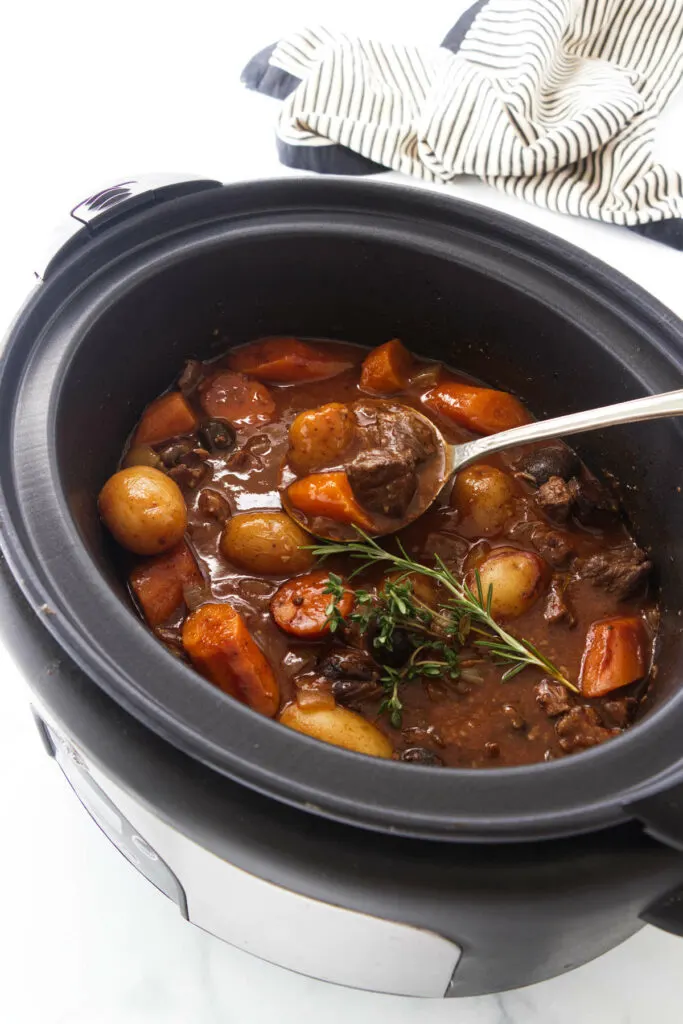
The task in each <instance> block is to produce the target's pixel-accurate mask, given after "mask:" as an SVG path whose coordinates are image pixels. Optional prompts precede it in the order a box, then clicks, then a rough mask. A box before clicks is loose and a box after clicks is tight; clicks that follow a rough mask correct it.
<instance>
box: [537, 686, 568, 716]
mask: <svg viewBox="0 0 683 1024" xmlns="http://www.w3.org/2000/svg"><path fill="white" fill-rule="evenodd" d="M534 693H535V695H536V703H537V704H538V706H539V708H541V709H542V710H543V711H545V713H546V715H548V717H549V718H555V717H556V716H557V715H563V714H564V713H565V712H566V711H569V710H570V709H571V707H572V704H573V701H572V698H571V696H570V694H569V691H568V690H567V687H566V686H563V685H562V683H554V682H552V681H551V680H550V679H541V681H540V683H536V686H535V687H534Z"/></svg>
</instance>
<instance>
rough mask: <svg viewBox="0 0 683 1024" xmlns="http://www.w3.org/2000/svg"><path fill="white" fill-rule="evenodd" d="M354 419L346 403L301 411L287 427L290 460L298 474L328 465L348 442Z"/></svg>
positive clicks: (349, 441)
mask: <svg viewBox="0 0 683 1024" xmlns="http://www.w3.org/2000/svg"><path fill="white" fill-rule="evenodd" d="M354 429H355V428H354V421H353V416H352V415H351V410H350V409H349V407H348V405H343V404H342V403H341V402H329V403H328V404H327V405H321V406H319V408H317V409H307V410H306V411H305V412H300V413H299V415H298V416H297V417H296V419H295V420H294V422H293V423H292V425H291V427H290V428H289V453H288V457H289V462H290V465H291V466H292V468H293V469H294V470H296V472H297V473H310V471H311V470H313V469H320V467H322V466H326V465H327V466H329V465H330V464H331V463H334V462H335V461H336V460H337V458H338V456H340V455H341V454H342V452H343V451H345V450H346V448H348V446H349V445H350V444H351V441H352V439H353V434H354Z"/></svg>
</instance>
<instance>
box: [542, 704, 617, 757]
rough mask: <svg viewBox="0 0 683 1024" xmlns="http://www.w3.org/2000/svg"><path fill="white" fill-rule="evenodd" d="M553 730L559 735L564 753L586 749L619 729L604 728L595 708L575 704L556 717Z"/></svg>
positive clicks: (609, 736) (608, 737) (613, 734)
mask: <svg viewBox="0 0 683 1024" xmlns="http://www.w3.org/2000/svg"><path fill="white" fill-rule="evenodd" d="M555 732H556V733H557V735H558V736H559V737H560V746H561V747H562V749H563V750H564V752H565V753H566V754H571V753H573V752H574V751H575V750H587V749H588V748H589V747H595V746H597V745H598V744H599V743H604V742H605V740H608V739H610V738H611V737H612V736H616V735H617V734H618V733H619V729H606V728H605V727H604V726H603V725H602V722H601V719H600V715H599V714H598V712H597V711H596V710H595V708H591V707H588V706H587V705H585V704H577V705H576V706H575V707H573V708H571V710H569V711H567V712H566V714H564V715H562V717H561V718H558V720H557V722H556V723H555Z"/></svg>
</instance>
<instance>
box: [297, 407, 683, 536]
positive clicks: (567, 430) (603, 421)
mask: <svg viewBox="0 0 683 1024" xmlns="http://www.w3.org/2000/svg"><path fill="white" fill-rule="evenodd" d="M392 404H393V403H392ZM406 411H407V412H408V411H409V412H410V414H411V415H415V413H416V410H415V409H410V410H408V409H407V408H406ZM417 415H418V416H420V417H421V418H422V419H423V420H424V421H425V422H426V423H428V424H429V426H430V427H431V428H432V429H433V431H434V434H435V436H436V440H437V444H438V445H439V447H440V449H441V452H442V456H443V461H442V471H441V472H440V473H438V474H434V478H433V479H432V480H430V487H429V488H428V489H427V490H426V491H425V490H423V491H422V494H421V497H422V500H421V501H420V503H419V507H418V508H417V509H415V508H412V509H411V512H410V515H409V516H406V518H405V519H404V520H402V521H401V526H406V525H408V523H411V522H413V521H414V520H415V519H417V518H418V517H419V516H421V515H422V514H423V513H424V512H426V510H427V509H428V508H429V506H430V505H431V504H432V503H433V502H434V500H435V499H436V497H437V495H438V494H440V493H441V491H442V490H444V489H445V488H446V487H447V486H448V484H449V483H450V482H452V479H453V477H454V476H455V474H456V473H457V472H458V471H459V470H461V469H464V468H465V467H466V466H469V465H470V464H471V463H472V462H476V461H477V460H478V459H481V458H484V457H485V456H487V455H493V454H494V453H495V452H500V451H504V450H505V449H506V448H515V447H517V446H518V445H522V444H529V443H530V442H532V441H548V440H550V439H551V438H556V437H563V436H564V435H567V434H582V433H584V432H585V431H588V430H599V429H601V428H602V427H612V426H617V425H618V424H620V423H639V422H644V421H645V420H657V419H663V418H664V417H666V416H683V389H681V390H678V391H667V392H665V393H664V394H661V395H648V396H647V397H646V398H635V399H633V400H632V401H630V402H620V403H619V404H618V405H605V406H602V407H601V408H600V409H589V410H588V411H586V412H575V413H570V414H569V415H568V416H556V417H554V418H553V419H551V420H541V421H538V422H534V423H527V424H525V425H524V426H522V427H514V428H513V429H512V430H503V431H501V432H500V433H498V434H491V435H490V436H488V437H480V438H477V440H476V441H465V442H464V444H449V443H448V441H446V439H445V438H444V437H443V435H442V434H441V432H440V430H439V429H438V427H436V426H435V425H434V423H432V421H431V420H429V419H428V418H427V417H426V416H422V413H417ZM398 528H399V527H397V526H396V525H394V526H393V527H392V528H391V529H390V530H386V531H384V532H385V533H389V532H391V533H393V532H395V530H396V529H398ZM316 535H317V536H323V534H322V533H321V532H320V531H318V530H316ZM373 536H382V533H379V532H378V533H374V534H373Z"/></svg>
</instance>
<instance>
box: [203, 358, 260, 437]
mask: <svg viewBox="0 0 683 1024" xmlns="http://www.w3.org/2000/svg"><path fill="white" fill-rule="evenodd" d="M200 400H201V403H202V408H203V409H204V412H205V413H206V415H207V416H210V417H211V418H212V419H223V420H229V422H230V423H233V424H235V425H240V424H242V425H244V426H251V425H252V424H255V423H270V421H271V420H272V418H273V415H274V413H275V402H274V401H273V396H272V395H271V393H270V391H269V390H268V388H267V387H265V386H264V385H263V384H259V383H258V381H255V380H248V379H247V378H246V377H245V376H244V375H243V374H241V373H232V372H231V371H230V370H224V371H222V372H221V373H217V374H216V375H215V376H214V377H211V378H210V379H209V380H207V381H206V382H205V383H204V384H203V385H202V386H201V388H200Z"/></svg>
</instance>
